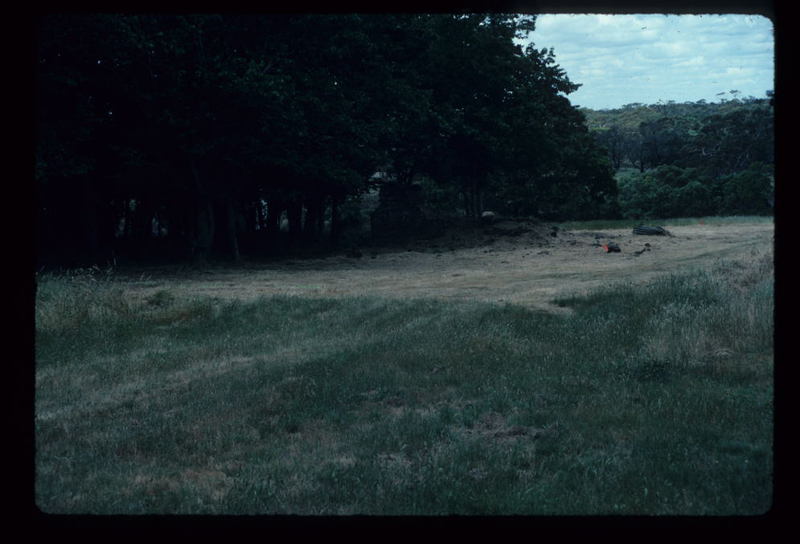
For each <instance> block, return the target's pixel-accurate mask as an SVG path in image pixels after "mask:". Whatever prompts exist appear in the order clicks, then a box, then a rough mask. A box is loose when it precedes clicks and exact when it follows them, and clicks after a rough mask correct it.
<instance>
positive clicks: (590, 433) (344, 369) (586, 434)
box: [36, 256, 773, 515]
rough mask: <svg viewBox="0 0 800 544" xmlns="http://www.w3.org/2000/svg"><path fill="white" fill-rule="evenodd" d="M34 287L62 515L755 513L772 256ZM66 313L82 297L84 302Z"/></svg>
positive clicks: (760, 508) (762, 506) (53, 282)
mask: <svg viewBox="0 0 800 544" xmlns="http://www.w3.org/2000/svg"><path fill="white" fill-rule="evenodd" d="M118 287H119V286H115V283H114V282H113V281H112V280H106V281H95V282H91V281H85V278H84V279H75V278H70V277H44V278H40V282H39V290H38V295H37V296H38V300H37V345H36V353H37V380H36V382H37V391H36V443H37V459H36V466H37V478H36V497H37V504H38V505H39V507H40V508H41V509H42V510H44V511H46V512H58V513H99V514H111V513H113V514H137V513H209V514H220V513H221V514H254V513H262V514H263V513H266V514H274V513H284V514H285V513H290V514H312V515H313V514H409V515H439V514H534V515H548V514H568V515H570V514H645V515H650V514H653V515H659V514H673V515H675V514H677V515H705V514H711V515H738V514H761V513H763V512H765V511H767V510H768V509H769V508H770V505H771V492H772V482H771V470H772V451H771V445H772V426H771V425H772V423H771V422H772V368H773V364H772V330H773V318H772V308H773V305H772V304H773V291H772V262H771V260H770V259H769V258H767V257H766V256H765V257H761V258H755V259H754V260H753V261H752V262H750V263H719V264H718V265H717V266H716V267H713V268H711V269H708V270H697V271H694V272H692V273H688V274H683V275H673V276H668V277H664V278H662V279H659V280H656V281H655V282H653V283H652V284H650V285H647V286H634V285H620V286H615V287H614V288H613V289H608V290H605V291H603V292H597V293H594V294H592V295H589V296H586V297H580V298H571V299H565V300H561V301H559V303H560V304H563V305H568V306H571V307H573V308H574V309H575V311H574V312H573V313H572V314H570V315H566V316H560V315H559V316H556V315H552V314H547V313H541V312H535V311H532V310H529V309H526V308H523V307H519V306H513V305H492V304H483V303H452V302H441V301H435V300H407V301H402V300H384V299H379V298H370V297H352V298H346V299H336V300H334V299H310V298H303V297H271V298H264V299H261V300H259V301H257V302H253V303H240V302H227V303H223V302H219V301H216V302H215V301H210V300H203V299H194V300H189V299H187V300H183V299H178V298H176V297H174V296H173V295H171V294H170V293H169V292H167V291H163V292H161V293H158V294H156V295H155V296H153V297H151V299H150V300H148V301H145V302H143V303H140V304H138V305H135V304H132V303H130V302H128V301H125V299H124V297H122V291H121V290H120V289H119V288H118ZM75 306H80V310H78V309H76V308H75Z"/></svg>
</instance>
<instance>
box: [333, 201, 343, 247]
mask: <svg viewBox="0 0 800 544" xmlns="http://www.w3.org/2000/svg"><path fill="white" fill-rule="evenodd" d="M343 201H344V199H343V198H342V197H340V196H334V197H332V198H331V237H330V240H331V245H334V246H335V245H336V244H337V243H338V242H339V236H340V234H341V228H342V225H341V222H342V218H341V215H340V213H339V206H340V205H341V203H342V202H343Z"/></svg>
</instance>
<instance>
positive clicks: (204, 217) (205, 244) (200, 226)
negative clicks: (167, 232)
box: [191, 159, 215, 263]
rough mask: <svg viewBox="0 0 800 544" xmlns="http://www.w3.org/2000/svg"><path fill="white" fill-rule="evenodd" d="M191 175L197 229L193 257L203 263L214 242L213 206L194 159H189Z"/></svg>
mask: <svg viewBox="0 0 800 544" xmlns="http://www.w3.org/2000/svg"><path fill="white" fill-rule="evenodd" d="M191 169H192V176H193V177H194V181H195V198H196V200H195V202H196V212H197V215H196V227H197V230H196V232H195V236H194V243H193V244H192V247H193V251H192V254H193V257H194V259H195V260H196V261H198V262H200V263H204V262H205V261H206V260H207V259H208V257H209V255H210V253H211V246H212V245H213V243H214V227H215V225H214V207H213V206H212V202H211V197H210V196H209V195H208V192H207V191H205V190H204V187H203V185H202V182H201V179H200V173H199V172H198V171H197V165H196V164H195V161H194V159H192V160H191Z"/></svg>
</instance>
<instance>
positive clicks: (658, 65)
mask: <svg viewBox="0 0 800 544" xmlns="http://www.w3.org/2000/svg"><path fill="white" fill-rule="evenodd" d="M529 39H532V41H533V42H534V46H535V47H536V48H537V49H542V48H545V47H546V48H548V49H549V48H551V47H552V48H553V50H554V52H555V58H556V62H557V64H559V65H560V66H561V68H563V69H564V70H565V71H566V73H567V77H568V78H569V79H570V81H572V82H573V83H582V84H583V85H582V87H581V88H580V89H579V90H577V91H575V92H574V93H572V94H570V95H569V99H570V101H571V102H572V104H573V105H578V106H583V107H588V108H592V109H603V108H617V107H620V106H622V105H624V104H630V103H633V102H641V103H645V104H655V103H657V102H658V101H659V100H661V101H664V102H666V101H669V100H674V101H675V102H686V101H692V102H694V101H696V100H700V99H705V100H706V101H708V102H716V101H719V100H720V99H723V98H724V99H730V98H732V97H733V96H732V95H731V94H730V91H731V90H737V91H739V92H740V94H739V95H738V96H739V97H747V96H754V97H756V98H763V97H764V96H765V91H767V90H768V89H769V90H771V89H773V88H774V66H775V61H774V48H775V42H774V35H773V26H772V22H771V21H770V20H769V19H768V18H766V17H763V16H760V15H728V14H725V15H716V14H713V15H652V14H641V15H622V14H615V15H589V14H585V15H583V14H581V15H569V14H544V15H539V17H538V18H537V20H536V30H535V31H534V32H533V33H531V34H530V35H529ZM718 93H725V94H722V95H720V94H718Z"/></svg>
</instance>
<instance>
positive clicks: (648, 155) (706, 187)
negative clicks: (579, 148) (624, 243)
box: [581, 92, 775, 217]
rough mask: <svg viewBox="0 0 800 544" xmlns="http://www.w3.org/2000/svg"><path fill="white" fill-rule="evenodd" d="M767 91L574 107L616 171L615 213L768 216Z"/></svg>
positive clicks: (770, 134) (770, 115)
mask: <svg viewBox="0 0 800 544" xmlns="http://www.w3.org/2000/svg"><path fill="white" fill-rule="evenodd" d="M767 95H768V98H764V99H757V98H752V97H750V98H746V99H741V100H740V99H733V100H724V101H722V102H718V103H709V102H706V101H703V100H701V101H698V102H685V103H674V102H668V103H659V104H650V105H647V104H628V105H626V106H624V107H622V108H618V109H609V110H592V109H588V108H583V109H581V112H582V113H583V114H584V115H585V117H586V121H587V126H588V127H589V130H590V132H591V133H592V134H593V135H594V136H595V139H596V141H597V142H598V143H599V144H600V145H602V146H603V147H604V148H605V149H606V151H607V153H608V159H609V162H610V163H611V165H612V167H613V168H614V170H615V171H616V172H617V186H618V189H619V193H618V198H617V202H618V204H619V206H620V209H619V213H620V214H621V215H622V216H625V217H647V216H653V217H670V216H674V215H716V214H739V213H748V214H768V213H772V208H773V205H774V161H775V155H774V146H775V136H774V111H773V100H772V93H771V92H768V93H767Z"/></svg>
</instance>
